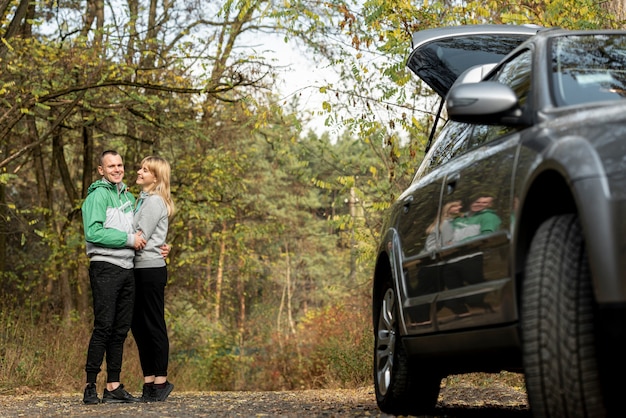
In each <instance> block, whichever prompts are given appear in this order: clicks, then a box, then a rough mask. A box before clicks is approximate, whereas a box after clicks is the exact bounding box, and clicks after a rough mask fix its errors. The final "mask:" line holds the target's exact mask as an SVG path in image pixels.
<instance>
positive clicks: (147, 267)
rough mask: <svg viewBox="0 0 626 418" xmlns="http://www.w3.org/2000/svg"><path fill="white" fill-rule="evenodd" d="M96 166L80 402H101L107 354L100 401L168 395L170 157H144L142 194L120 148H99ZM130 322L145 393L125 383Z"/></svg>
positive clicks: (88, 215)
mask: <svg viewBox="0 0 626 418" xmlns="http://www.w3.org/2000/svg"><path fill="white" fill-rule="evenodd" d="M98 173H99V174H100V175H101V176H102V178H101V179H100V180H96V181H95V182H94V183H92V184H91V186H89V190H88V192H87V197H86V199H85V201H84V203H83V205H82V215H83V226H84V230H85V240H86V249H87V255H88V256H89V258H90V263H89V281H90V283H91V292H92V297H93V313H94V324H93V331H92V334H91V339H90V340H89V347H88V350H87V362H86V365H85V371H86V373H87V385H86V386H85V391H84V396H83V402H84V403H85V404H97V403H100V398H99V397H98V392H97V389H96V379H97V376H98V373H100V371H101V366H102V363H103V361H104V358H105V356H106V363H107V383H106V388H105V389H104V392H103V396H102V402H103V403H131V402H154V401H164V400H165V399H166V398H167V397H168V396H169V394H170V393H171V392H172V389H173V388H174V385H172V384H171V383H170V382H169V381H168V380H167V368H168V358H169V339H168V336H167V328H166V324H165V286H166V284H167V267H166V263H165V257H167V255H168V254H169V246H167V244H166V243H165V241H166V236H167V231H168V222H169V218H171V216H172V215H173V214H174V210H175V208H174V203H173V201H172V198H171V195H170V173H171V169H170V165H169V163H168V162H167V161H166V160H164V159H163V158H160V157H154V156H150V157H146V158H144V159H143V161H142V162H141V168H140V169H139V171H138V172H137V184H138V185H139V186H140V187H141V189H142V191H141V193H140V196H139V198H138V199H135V197H134V196H133V194H132V193H130V192H129V191H128V189H127V188H126V185H125V184H124V183H123V179H124V162H123V161H122V157H121V155H120V154H119V153H117V152H116V151H112V150H108V151H104V152H103V153H102V154H101V155H100V160H99V164H98ZM131 327H132V332H133V336H134V338H135V341H136V343H137V349H138V351H139V359H140V362H141V368H142V371H143V375H144V385H143V393H142V396H141V398H137V397H134V396H132V395H131V394H130V393H128V392H127V391H126V389H124V385H123V384H121V383H120V373H121V369H122V356H123V350H124V341H125V340H126V336H127V335H128V331H129V330H130V329H131Z"/></svg>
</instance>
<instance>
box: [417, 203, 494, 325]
mask: <svg viewBox="0 0 626 418" xmlns="http://www.w3.org/2000/svg"><path fill="white" fill-rule="evenodd" d="M492 205H493V197H492V196H490V195H488V194H483V195H480V196H479V197H477V198H476V199H475V200H474V201H473V202H472V203H471V204H470V208H469V211H468V212H466V213H462V212H461V209H462V208H463V204H462V202H461V201H460V200H454V201H451V202H448V203H446V204H445V205H444V206H443V207H442V210H441V215H440V217H439V219H437V220H435V222H433V223H432V224H431V225H430V226H429V227H428V228H427V229H426V233H427V234H428V236H427V238H426V248H425V249H426V250H427V251H431V250H433V249H434V248H435V246H436V243H437V239H439V243H440V245H442V246H447V245H451V244H454V243H458V242H461V241H465V240H467V239H470V238H472V237H476V236H478V235H482V234H487V233H490V232H495V231H497V230H498V229H499V228H500V224H501V220H500V217H499V216H498V215H497V214H496V212H495V211H494V210H493V209H491V207H492ZM437 229H439V235H438V237H437ZM482 269H483V260H482V254H479V255H476V256H468V257H465V258H459V259H457V260H455V261H454V262H451V263H446V264H445V265H444V267H443V271H442V276H443V277H442V278H443V283H444V286H445V287H446V288H447V289H455V288H458V287H461V286H463V285H467V284H474V283H480V282H482V281H484V276H483V270H482ZM424 273H426V272H424ZM421 276H422V277H421V279H422V280H420V281H419V282H418V293H420V292H419V288H422V289H424V290H426V288H427V287H429V286H432V284H433V283H428V282H429V281H430V280H429V279H428V278H427V277H424V275H421ZM465 300H466V302H467V304H466V303H465V302H461V301H459V300H456V299H451V300H449V301H446V302H444V303H443V304H442V305H440V306H439V307H438V308H443V307H444V306H445V307H448V308H449V309H450V310H452V312H453V313H455V314H456V315H457V316H459V317H464V316H468V315H469V314H470V312H469V308H468V306H467V305H468V304H469V305H471V306H477V307H481V308H484V309H486V310H490V309H491V308H490V306H489V304H488V303H486V302H484V300H483V295H477V296H475V297H469V298H466V299H465Z"/></svg>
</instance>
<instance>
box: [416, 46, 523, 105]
mask: <svg viewBox="0 0 626 418" xmlns="http://www.w3.org/2000/svg"><path fill="white" fill-rule="evenodd" d="M526 39H528V36H526V35H511V34H509V35H503V34H498V35H497V36H494V35H468V36H463V37H456V38H451V39H439V40H435V41H433V42H430V43H428V44H425V45H422V46H420V47H418V48H417V49H415V50H414V51H413V53H412V54H411V56H410V57H409V62H408V63H407V65H408V66H409V68H410V69H411V70H412V71H413V72H415V74H417V75H418V76H419V77H420V78H421V79H422V80H424V82H426V84H428V85H429V86H430V87H431V88H432V89H433V90H434V91H435V92H437V94H439V95H440V96H442V97H443V96H445V95H446V93H447V91H448V89H449V88H450V86H451V85H452V83H454V81H455V80H456V79H457V77H458V76H459V75H460V74H461V73H462V72H463V71H465V70H467V69H468V68H470V67H473V66H474V65H480V64H489V63H496V62H499V61H501V60H502V58H504V56H505V55H506V54H508V53H509V52H511V51H512V50H513V49H515V48H516V47H517V46H518V45H519V44H521V43H522V42H523V41H525V40H526Z"/></svg>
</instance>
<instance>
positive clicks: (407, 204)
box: [402, 195, 413, 213]
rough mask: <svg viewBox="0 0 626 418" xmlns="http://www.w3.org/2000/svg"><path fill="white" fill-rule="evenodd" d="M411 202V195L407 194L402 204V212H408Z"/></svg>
mask: <svg viewBox="0 0 626 418" xmlns="http://www.w3.org/2000/svg"><path fill="white" fill-rule="evenodd" d="M411 203H413V195H410V196H407V198H406V199H404V203H403V204H402V206H403V210H404V213H409V207H410V206H411Z"/></svg>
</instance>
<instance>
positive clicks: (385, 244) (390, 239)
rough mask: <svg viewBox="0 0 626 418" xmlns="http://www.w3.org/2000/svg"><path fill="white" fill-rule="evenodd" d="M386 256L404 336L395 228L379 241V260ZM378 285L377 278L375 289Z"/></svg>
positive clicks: (399, 249) (403, 296)
mask: <svg viewBox="0 0 626 418" xmlns="http://www.w3.org/2000/svg"><path fill="white" fill-rule="evenodd" d="M383 254H386V255H387V257H388V258H389V265H390V267H391V280H392V283H393V287H394V289H395V292H396V296H397V302H398V307H399V308H400V309H399V312H398V319H399V321H400V326H399V329H400V333H401V334H402V335H406V333H407V330H406V321H405V317H404V309H402V306H403V303H404V300H405V299H406V291H405V289H404V288H403V287H402V283H404V271H403V269H402V247H401V245H400V238H399V236H398V232H397V231H396V229H395V228H389V229H388V230H387V232H386V233H385V235H384V238H383V239H382V240H381V246H380V252H379V258H380V257H384V255H383ZM379 285H380V283H379V278H377V280H376V284H375V286H376V288H378V286H379Z"/></svg>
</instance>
